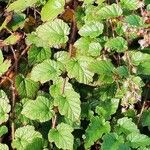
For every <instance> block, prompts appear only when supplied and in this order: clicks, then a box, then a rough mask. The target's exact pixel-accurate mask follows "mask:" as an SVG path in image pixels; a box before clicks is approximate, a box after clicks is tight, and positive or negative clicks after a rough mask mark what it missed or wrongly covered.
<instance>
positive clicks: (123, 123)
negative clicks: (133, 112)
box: [117, 117, 139, 135]
mask: <svg viewBox="0 0 150 150" xmlns="http://www.w3.org/2000/svg"><path fill="white" fill-rule="evenodd" d="M117 125H118V132H119V133H124V134H127V135H128V134H130V133H132V132H137V133H138V132H139V130H138V128H137V126H136V124H135V123H134V122H132V119H131V118H128V117H124V118H121V119H118V122H117Z"/></svg>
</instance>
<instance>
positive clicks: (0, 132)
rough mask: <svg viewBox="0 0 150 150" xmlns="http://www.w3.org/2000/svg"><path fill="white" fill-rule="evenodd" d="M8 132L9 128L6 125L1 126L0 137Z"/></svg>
mask: <svg viewBox="0 0 150 150" xmlns="http://www.w3.org/2000/svg"><path fill="white" fill-rule="evenodd" d="M7 132H8V128H7V127H6V126H4V125H3V126H1V127H0V137H1V136H3V135H4V134H6V133H7Z"/></svg>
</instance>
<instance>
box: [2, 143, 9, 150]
mask: <svg viewBox="0 0 150 150" xmlns="http://www.w3.org/2000/svg"><path fill="white" fill-rule="evenodd" d="M0 149H1V150H9V148H8V146H7V145H6V144H2V143H0Z"/></svg>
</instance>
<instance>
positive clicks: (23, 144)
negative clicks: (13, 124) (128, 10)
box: [12, 125, 43, 150]
mask: <svg viewBox="0 0 150 150" xmlns="http://www.w3.org/2000/svg"><path fill="white" fill-rule="evenodd" d="M12 147H13V148H14V149H17V150H41V149H42V147H43V139H42V135H41V134H40V133H39V132H37V131H35V129H34V127H33V126H30V125H27V126H24V127H20V128H18V129H17V130H16V132H15V139H14V140H13V142H12Z"/></svg>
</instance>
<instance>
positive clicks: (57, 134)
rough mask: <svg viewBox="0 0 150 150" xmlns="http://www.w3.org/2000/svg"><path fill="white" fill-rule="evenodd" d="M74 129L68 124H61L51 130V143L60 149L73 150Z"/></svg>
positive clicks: (49, 135) (49, 137)
mask: <svg viewBox="0 0 150 150" xmlns="http://www.w3.org/2000/svg"><path fill="white" fill-rule="evenodd" d="M72 131H73V128H72V127H71V126H69V125H68V124H65V123H61V124H59V125H58V126H57V128H54V129H51V130H50V131H49V133H48V139H49V141H50V142H54V143H55V144H56V146H57V147H58V148H59V149H64V150H65V149H69V150H73V141H74V138H73V135H72V134H71V132H72Z"/></svg>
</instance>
